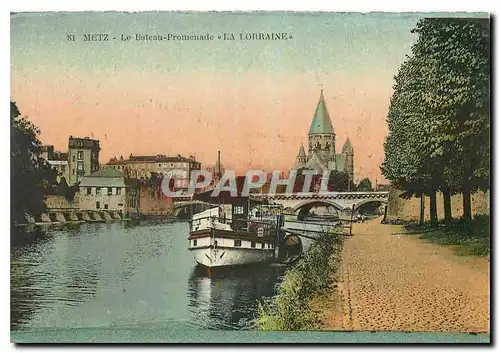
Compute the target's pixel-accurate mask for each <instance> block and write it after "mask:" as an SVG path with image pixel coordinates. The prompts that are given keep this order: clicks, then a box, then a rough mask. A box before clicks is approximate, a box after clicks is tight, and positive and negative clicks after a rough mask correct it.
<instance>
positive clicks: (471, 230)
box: [406, 215, 491, 256]
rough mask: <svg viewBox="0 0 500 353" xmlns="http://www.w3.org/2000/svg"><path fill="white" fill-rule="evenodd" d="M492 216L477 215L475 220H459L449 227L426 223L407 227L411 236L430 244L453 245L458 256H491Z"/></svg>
mask: <svg viewBox="0 0 500 353" xmlns="http://www.w3.org/2000/svg"><path fill="white" fill-rule="evenodd" d="M490 222H491V220H490V215H475V216H474V219H464V218H461V219H458V220H455V221H454V222H453V224H452V225H451V226H448V227H446V228H445V227H442V226H439V227H437V228H436V227H433V226H431V225H430V224H428V223H426V224H424V225H422V226H420V225H416V224H408V225H406V229H407V230H408V232H409V233H410V234H416V235H418V236H419V238H420V239H423V240H426V241H428V242H432V243H437V244H442V245H451V246H453V247H454V251H455V253H457V254H458V255H475V256H489V255H490V239H491V234H490V227H491V223H490Z"/></svg>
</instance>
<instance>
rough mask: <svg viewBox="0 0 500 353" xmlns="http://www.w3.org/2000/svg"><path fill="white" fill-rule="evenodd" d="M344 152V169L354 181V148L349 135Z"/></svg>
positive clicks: (343, 148)
mask: <svg viewBox="0 0 500 353" xmlns="http://www.w3.org/2000/svg"><path fill="white" fill-rule="evenodd" d="M342 154H343V155H345V166H344V170H345V171H346V172H347V174H349V180H351V181H354V149H353V148H352V144H351V140H349V137H347V139H346V140H345V143H344V146H343V147H342Z"/></svg>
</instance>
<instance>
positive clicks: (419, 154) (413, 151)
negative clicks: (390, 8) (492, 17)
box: [381, 18, 490, 213]
mask: <svg viewBox="0 0 500 353" xmlns="http://www.w3.org/2000/svg"><path fill="white" fill-rule="evenodd" d="M412 32H413V33H416V34H418V39H417V41H416V43H415V44H414V45H413V46H412V53H411V55H409V56H407V57H406V60H405V61H404V62H403V63H402V65H401V67H400V69H399V71H398V73H397V75H396V76H395V78H394V79H395V84H394V87H393V88H394V93H393V96H392V98H391V101H390V107H389V112H388V116H387V122H388V125H389V135H388V137H387V139H386V141H385V143H384V150H385V161H384V163H383V165H382V167H381V169H382V172H383V174H384V176H385V177H386V178H387V179H389V180H390V181H391V183H392V184H393V185H394V186H396V187H399V188H401V189H403V190H406V191H407V194H408V195H418V194H420V193H427V194H432V193H433V192H434V193H435V191H437V190H442V191H446V192H451V193H457V192H462V193H464V195H466V194H468V195H470V192H471V191H474V190H477V189H482V190H486V189H488V188H489V177H490V176H489V173H490V172H489V158H490V157H489V155H490V146H489V138H490V135H489V134H490V116H489V94H490V93H489V92H490V88H489V72H490V66H489V65H490V64H489V56H490V44H489V21H488V20H487V19H459V18H456V19H452V18H426V19H423V20H420V21H419V22H418V24H417V26H416V28H415V29H414V30H413V31H412ZM464 207H466V206H465V204H464ZM467 207H470V205H469V206H467ZM465 212H466V211H465V210H464V213H465Z"/></svg>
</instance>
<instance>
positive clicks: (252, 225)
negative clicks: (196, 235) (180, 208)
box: [189, 215, 276, 236]
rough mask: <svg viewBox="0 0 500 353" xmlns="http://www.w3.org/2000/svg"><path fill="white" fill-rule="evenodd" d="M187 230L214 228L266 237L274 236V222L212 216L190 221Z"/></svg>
mask: <svg viewBox="0 0 500 353" xmlns="http://www.w3.org/2000/svg"><path fill="white" fill-rule="evenodd" d="M189 228H190V229H191V231H198V230H203V229H209V228H215V229H221V230H233V231H238V232H247V233H256V234H257V235H258V236H265V235H266V236H267V235H274V233H275V232H276V222H271V221H267V222H266V221H261V220H245V219H233V218H228V217H218V216H215V215H213V216H207V217H202V218H197V219H192V220H190V221H189Z"/></svg>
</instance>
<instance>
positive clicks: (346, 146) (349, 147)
mask: <svg viewBox="0 0 500 353" xmlns="http://www.w3.org/2000/svg"><path fill="white" fill-rule="evenodd" d="M342 153H348V154H352V153H354V150H353V148H352V144H351V140H349V137H347V139H346V140H345V142H344V146H343V147H342Z"/></svg>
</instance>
